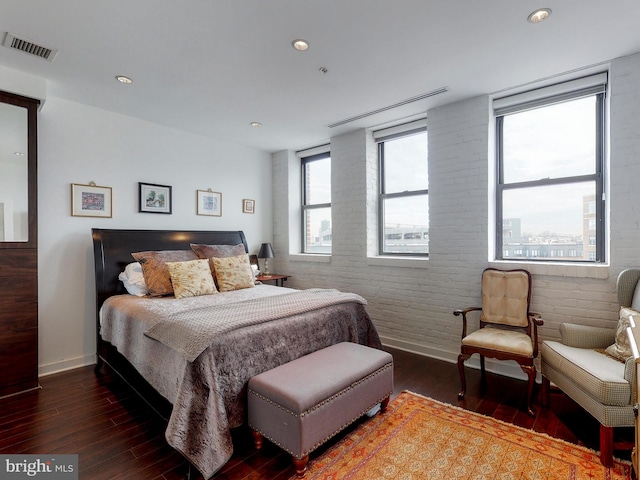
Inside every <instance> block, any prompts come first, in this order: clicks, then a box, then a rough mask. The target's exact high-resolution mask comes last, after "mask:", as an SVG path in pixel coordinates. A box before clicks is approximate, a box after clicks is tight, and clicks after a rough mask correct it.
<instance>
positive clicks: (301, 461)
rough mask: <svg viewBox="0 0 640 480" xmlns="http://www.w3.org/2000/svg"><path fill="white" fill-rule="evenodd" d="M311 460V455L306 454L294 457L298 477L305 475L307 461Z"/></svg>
mask: <svg viewBox="0 0 640 480" xmlns="http://www.w3.org/2000/svg"><path fill="white" fill-rule="evenodd" d="M308 462H309V455H305V456H304V457H302V458H296V457H293V464H294V465H295V467H296V476H297V477H298V478H302V477H304V474H305V473H306V471H307V463H308Z"/></svg>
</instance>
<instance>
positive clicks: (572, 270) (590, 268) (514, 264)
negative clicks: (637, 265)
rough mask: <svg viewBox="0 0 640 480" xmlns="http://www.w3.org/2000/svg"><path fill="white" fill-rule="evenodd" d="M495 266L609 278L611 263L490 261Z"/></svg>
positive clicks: (575, 276) (548, 274)
mask: <svg viewBox="0 0 640 480" xmlns="http://www.w3.org/2000/svg"><path fill="white" fill-rule="evenodd" d="M489 266H490V267H494V268H524V269H525V270H528V271H529V272H530V273H531V274H532V275H543V276H551V277H572V278H598V279H606V278H609V265H606V264H598V265H587V264H571V263H544V262H526V261H514V260H494V261H491V262H489Z"/></svg>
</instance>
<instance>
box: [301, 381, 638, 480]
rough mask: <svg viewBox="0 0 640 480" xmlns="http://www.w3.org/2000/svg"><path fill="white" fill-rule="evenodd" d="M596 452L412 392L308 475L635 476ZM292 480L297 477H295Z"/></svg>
mask: <svg viewBox="0 0 640 480" xmlns="http://www.w3.org/2000/svg"><path fill="white" fill-rule="evenodd" d="M631 472H632V467H631V465H630V464H629V463H627V462H621V461H618V460H616V461H615V462H614V465H613V467H611V468H605V467H603V466H602V464H601V463H600V459H599V457H598V455H597V453H596V452H594V451H593V450H589V449H587V448H585V447H580V446H577V445H573V444H570V443H568V442H564V441H562V440H557V439H554V438H551V437H549V436H548V435H544V434H540V433H537V432H534V431H533V430H527V429H524V428H521V427H517V426H514V425H511V424H508V423H505V422H501V421H499V420H495V419H493V418H490V417H486V416H483V415H479V414H476V413H473V412H469V411H467V410H463V409H461V408H458V407H454V406H451V405H447V404H444V403H440V402H438V401H436V400H432V399H429V398H426V397H423V396H420V395H417V394H414V393H411V392H402V393H401V394H400V395H399V396H398V397H397V398H395V399H394V400H393V401H392V402H391V403H390V405H389V409H388V410H387V412H386V413H385V414H383V415H380V414H378V415H376V416H374V417H373V418H371V419H369V420H367V421H365V422H363V423H362V424H361V425H359V426H358V427H357V428H356V429H355V430H354V431H353V432H351V433H350V434H348V435H347V436H346V437H344V438H343V439H342V440H340V441H339V442H338V443H336V445H334V446H332V447H331V448H330V449H328V450H327V451H326V452H325V453H324V454H322V455H321V456H320V457H318V458H316V459H314V458H313V457H312V460H311V461H310V463H309V470H308V471H307V474H306V476H305V478H306V479H307V480H319V479H322V480H339V479H360V480H375V479H402V480H410V479H415V480H418V479H419V480H425V479H446V480H452V479H487V480H489V479H562V480H565V479H566V480H569V479H571V480H579V479H590V480H591V479H607V480H618V479H625V480H627V479H631ZM292 478H295V476H294V477H292Z"/></svg>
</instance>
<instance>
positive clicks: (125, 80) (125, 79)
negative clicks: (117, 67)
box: [116, 75, 133, 85]
mask: <svg viewBox="0 0 640 480" xmlns="http://www.w3.org/2000/svg"><path fill="white" fill-rule="evenodd" d="M116 80H118V81H119V82H120V83H126V84H127V85H129V84H130V83H133V80H131V79H130V78H129V77H125V76H124V75H116Z"/></svg>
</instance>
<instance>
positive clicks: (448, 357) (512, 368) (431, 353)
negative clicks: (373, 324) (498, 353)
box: [380, 335, 540, 380]
mask: <svg viewBox="0 0 640 480" xmlns="http://www.w3.org/2000/svg"><path fill="white" fill-rule="evenodd" d="M380 340H381V341H382V344H383V345H384V346H388V347H392V348H397V349H398V350H404V351H406V352H410V353H415V354H417V355H424V356H425V357H430V358H435V359H436V360H443V361H445V362H449V363H458V353H459V352H458V351H456V352H452V351H449V350H441V349H439V348H433V347H429V346H426V345H421V344H417V343H412V342H407V341H406V340H400V339H398V338H393V337H385V336H382V335H381V336H380ZM465 366H467V367H469V368H475V369H477V370H480V358H479V357H478V355H474V356H472V357H471V358H470V359H469V360H467V361H466V362H465ZM485 368H486V370H487V372H492V373H495V374H498V375H504V376H506V377H512V378H517V379H518V380H527V376H526V375H525V374H524V372H523V371H522V369H521V368H520V367H519V366H518V364H517V363H516V362H512V361H499V360H494V359H492V358H487V359H485ZM539 376H540V372H538V377H539Z"/></svg>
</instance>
